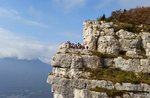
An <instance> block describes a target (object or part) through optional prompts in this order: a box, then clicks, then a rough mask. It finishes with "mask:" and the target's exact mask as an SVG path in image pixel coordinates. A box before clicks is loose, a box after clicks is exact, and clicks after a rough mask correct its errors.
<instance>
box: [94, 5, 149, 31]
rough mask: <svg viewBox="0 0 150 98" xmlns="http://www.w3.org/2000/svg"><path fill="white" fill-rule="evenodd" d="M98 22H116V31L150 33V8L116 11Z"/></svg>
mask: <svg viewBox="0 0 150 98" xmlns="http://www.w3.org/2000/svg"><path fill="white" fill-rule="evenodd" d="M97 20H98V21H101V20H104V21H107V22H110V21H112V22H114V23H115V24H117V25H118V26H117V27H114V29H115V31H118V30H120V29H124V30H127V31H130V32H135V33H138V32H141V31H146V32H150V7H137V8H134V9H129V10H126V9H124V10H116V11H113V12H112V14H111V16H110V17H108V18H103V16H102V17H100V18H98V19H97Z"/></svg>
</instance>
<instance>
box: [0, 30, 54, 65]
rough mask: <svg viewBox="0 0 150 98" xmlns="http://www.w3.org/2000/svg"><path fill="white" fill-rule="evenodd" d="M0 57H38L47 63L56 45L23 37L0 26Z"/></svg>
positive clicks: (28, 58) (29, 58)
mask: <svg viewBox="0 0 150 98" xmlns="http://www.w3.org/2000/svg"><path fill="white" fill-rule="evenodd" d="M0 35H1V36H0V58H7V57H17V58H18V59H27V60H32V59H39V60H41V61H43V62H45V63H49V61H50V58H51V56H52V55H53V53H54V52H55V50H56V47H57V45H55V44H47V43H44V42H40V41H38V40H33V39H29V38H24V37H22V36H19V35H17V34H15V33H13V32H10V31H8V30H6V29H4V28H0Z"/></svg>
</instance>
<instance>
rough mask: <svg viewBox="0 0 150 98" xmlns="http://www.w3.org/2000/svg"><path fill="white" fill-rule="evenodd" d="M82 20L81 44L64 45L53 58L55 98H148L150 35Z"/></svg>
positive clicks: (50, 77)
mask: <svg viewBox="0 0 150 98" xmlns="http://www.w3.org/2000/svg"><path fill="white" fill-rule="evenodd" d="M114 26H116V25H115V24H114V23H113V22H104V21H101V22H98V21H85V22H84V29H83V40H84V43H83V45H81V44H72V43H70V42H66V43H63V44H61V45H60V47H59V49H58V50H57V53H56V54H55V55H54V56H53V57H52V60H51V65H52V66H53V70H52V72H51V73H50V74H49V76H48V79H47V82H48V83H50V84H52V92H53V93H54V98H149V97H150V33H149V32H139V33H132V32H128V31H125V30H123V29H121V30H119V31H115V30H114Z"/></svg>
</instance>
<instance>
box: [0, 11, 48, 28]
mask: <svg viewBox="0 0 150 98" xmlns="http://www.w3.org/2000/svg"><path fill="white" fill-rule="evenodd" d="M0 18H5V19H13V20H15V21H18V22H21V23H23V24H26V25H29V26H35V27H41V28H47V29H48V28H49V26H48V25H46V24H43V23H40V22H37V21H33V20H29V19H26V18H24V17H22V16H21V15H20V13H19V12H18V11H16V10H14V9H5V8H0Z"/></svg>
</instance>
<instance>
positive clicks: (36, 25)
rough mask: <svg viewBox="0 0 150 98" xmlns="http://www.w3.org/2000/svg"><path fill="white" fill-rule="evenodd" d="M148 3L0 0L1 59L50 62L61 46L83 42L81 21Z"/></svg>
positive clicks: (133, 0)
mask: <svg viewBox="0 0 150 98" xmlns="http://www.w3.org/2000/svg"><path fill="white" fill-rule="evenodd" d="M138 6H150V0H0V58H18V59H25V60H33V59H38V60H41V61H42V62H45V63H49V62H50V58H51V56H52V55H54V54H55V52H56V50H57V47H58V45H59V44H60V43H62V42H65V41H71V42H80V43H82V28H83V21H85V20H88V19H91V20H94V19H96V18H98V17H99V16H102V15H103V14H105V15H106V16H107V17H108V16H110V15H111V12H112V11H114V10H119V9H130V8H135V7H138Z"/></svg>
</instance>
